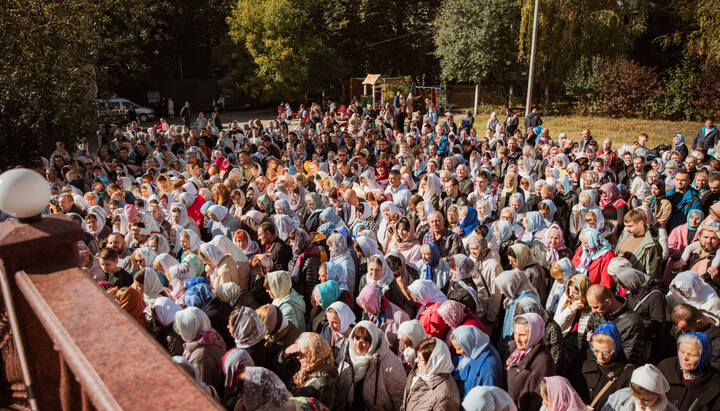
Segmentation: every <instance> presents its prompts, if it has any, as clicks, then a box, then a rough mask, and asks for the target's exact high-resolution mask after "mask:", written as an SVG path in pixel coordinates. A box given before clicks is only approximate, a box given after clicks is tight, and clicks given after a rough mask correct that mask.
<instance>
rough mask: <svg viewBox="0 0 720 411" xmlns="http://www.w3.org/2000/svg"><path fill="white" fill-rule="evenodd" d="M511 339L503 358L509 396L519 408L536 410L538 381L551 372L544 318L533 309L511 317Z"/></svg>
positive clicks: (552, 370) (540, 397)
mask: <svg viewBox="0 0 720 411" xmlns="http://www.w3.org/2000/svg"><path fill="white" fill-rule="evenodd" d="M513 324H514V334H513V335H514V340H513V341H511V342H510V347H509V348H510V350H509V352H510V356H509V357H508V359H507V361H506V362H505V366H506V370H507V387H508V394H510V398H512V399H513V401H515V404H516V405H517V407H518V410H520V411H537V410H539V409H540V407H541V406H542V402H543V398H542V395H541V392H540V382H541V381H542V380H543V378H545V377H548V376H552V375H554V374H555V366H554V364H553V360H552V356H551V355H550V351H548V349H547V347H546V346H545V343H544V342H543V338H542V337H543V334H544V333H545V322H544V321H543V319H542V317H541V316H540V315H538V314H535V313H527V314H523V315H519V316H517V317H515V319H514V322H513Z"/></svg>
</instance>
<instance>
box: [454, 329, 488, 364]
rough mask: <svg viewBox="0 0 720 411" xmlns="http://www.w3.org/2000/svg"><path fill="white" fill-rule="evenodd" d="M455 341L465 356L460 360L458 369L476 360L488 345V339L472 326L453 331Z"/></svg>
mask: <svg viewBox="0 0 720 411" xmlns="http://www.w3.org/2000/svg"><path fill="white" fill-rule="evenodd" d="M452 333H453V335H454V336H455V341H457V343H458V345H459V346H460V348H462V350H463V352H464V353H465V355H463V358H462V359H460V363H459V364H458V369H463V368H465V366H467V364H468V363H469V362H470V360H475V359H477V358H478V357H479V356H480V354H482V352H483V351H485V350H486V349H487V347H488V345H490V337H488V335H487V334H485V333H484V332H482V331H480V329H479V328H477V327H475V326H474V325H461V326H459V327H457V328H456V329H454V330H453V332H452Z"/></svg>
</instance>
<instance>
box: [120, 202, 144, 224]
mask: <svg viewBox="0 0 720 411" xmlns="http://www.w3.org/2000/svg"><path fill="white" fill-rule="evenodd" d="M123 212H124V213H125V218H126V219H127V220H128V221H129V220H132V219H133V218H135V217H137V216H138V214H140V212H139V211H138V209H137V208H135V206H134V205H132V204H125V208H124V209H123Z"/></svg>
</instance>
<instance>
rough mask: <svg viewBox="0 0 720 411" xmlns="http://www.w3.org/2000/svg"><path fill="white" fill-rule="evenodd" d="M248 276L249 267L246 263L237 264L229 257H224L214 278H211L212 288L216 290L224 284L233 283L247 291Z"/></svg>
mask: <svg viewBox="0 0 720 411" xmlns="http://www.w3.org/2000/svg"><path fill="white" fill-rule="evenodd" d="M249 276H250V265H249V264H248V263H238V262H235V260H233V259H232V257H231V256H229V255H226V256H225V257H223V259H222V260H220V264H218V266H217V269H216V270H215V277H214V278H213V288H214V289H217V288H218V287H220V286H221V285H222V284H225V283H235V284H237V285H238V286H239V287H240V288H241V289H243V290H247V289H248V279H249Z"/></svg>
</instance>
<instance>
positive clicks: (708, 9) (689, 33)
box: [657, 0, 720, 62]
mask: <svg viewBox="0 0 720 411" xmlns="http://www.w3.org/2000/svg"><path fill="white" fill-rule="evenodd" d="M671 6H672V9H673V11H674V15H675V16H676V18H677V19H678V20H680V21H681V24H680V25H679V27H680V28H679V29H678V30H676V31H673V32H671V33H667V34H665V35H662V36H660V37H658V39H657V40H658V42H659V43H660V44H661V45H663V46H665V47H668V46H670V45H680V46H682V47H683V50H684V52H685V55H686V56H687V57H696V58H700V59H702V60H712V61H715V62H718V61H720V2H718V1H717V0H673V1H672V2H671Z"/></svg>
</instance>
